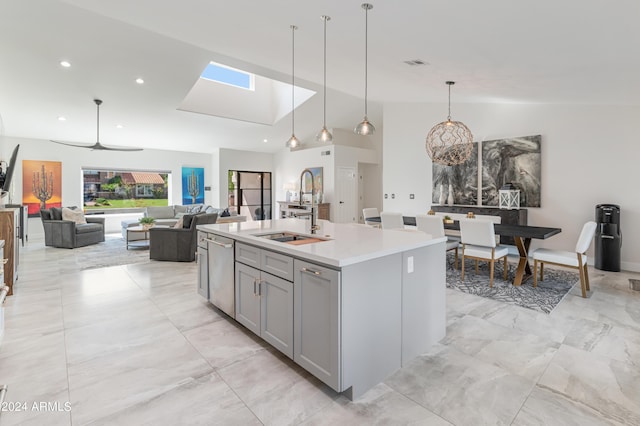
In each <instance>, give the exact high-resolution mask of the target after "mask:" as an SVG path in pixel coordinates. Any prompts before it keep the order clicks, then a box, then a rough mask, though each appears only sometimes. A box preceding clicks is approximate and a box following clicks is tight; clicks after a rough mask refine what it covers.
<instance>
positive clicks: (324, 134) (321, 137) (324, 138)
mask: <svg viewBox="0 0 640 426" xmlns="http://www.w3.org/2000/svg"><path fill="white" fill-rule="evenodd" d="M320 18H321V19H322V20H323V21H324V90H323V92H324V93H323V101H322V102H323V112H322V130H320V132H318V134H317V135H316V140H317V141H318V142H331V141H333V135H332V134H331V132H330V131H329V130H328V129H327V22H328V21H330V20H331V17H330V16H326V15H322V16H321V17H320Z"/></svg>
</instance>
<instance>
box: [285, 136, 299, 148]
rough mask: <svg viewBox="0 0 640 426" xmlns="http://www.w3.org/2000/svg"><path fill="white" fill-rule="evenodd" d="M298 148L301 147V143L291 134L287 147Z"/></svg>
mask: <svg viewBox="0 0 640 426" xmlns="http://www.w3.org/2000/svg"><path fill="white" fill-rule="evenodd" d="M298 146H300V141H299V140H298V138H297V137H296V135H294V134H291V137H290V138H289V140H288V141H287V144H286V147H287V148H297V147H298Z"/></svg>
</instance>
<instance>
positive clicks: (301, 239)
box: [254, 232, 327, 245]
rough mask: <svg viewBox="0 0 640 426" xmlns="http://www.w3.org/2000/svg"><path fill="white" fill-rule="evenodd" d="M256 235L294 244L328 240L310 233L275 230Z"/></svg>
mask: <svg viewBox="0 0 640 426" xmlns="http://www.w3.org/2000/svg"><path fill="white" fill-rule="evenodd" d="M254 236H255V237H260V238H266V239H268V240H271V241H278V242H280V243H287V244H292V245H301V244H311V243H319V242H322V241H327V239H325V238H319V237H315V236H310V235H300V234H296V233H295V232H274V233H271V234H258V235H254Z"/></svg>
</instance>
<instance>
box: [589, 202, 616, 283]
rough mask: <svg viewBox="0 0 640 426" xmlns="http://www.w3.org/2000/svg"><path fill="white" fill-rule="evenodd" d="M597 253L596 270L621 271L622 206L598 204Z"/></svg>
mask: <svg viewBox="0 0 640 426" xmlns="http://www.w3.org/2000/svg"><path fill="white" fill-rule="evenodd" d="M596 223H597V224H598V227H597V228H596V237H595V252H596V262H595V267H596V269H600V270H603V271H613V272H619V271H620V249H621V248H622V232H621V231H620V206H617V205H615V204H598V205H597V206H596Z"/></svg>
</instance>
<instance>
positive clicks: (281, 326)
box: [258, 272, 294, 359]
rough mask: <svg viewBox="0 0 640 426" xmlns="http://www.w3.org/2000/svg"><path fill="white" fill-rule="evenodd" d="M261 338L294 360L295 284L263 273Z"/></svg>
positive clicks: (260, 283) (260, 284)
mask: <svg viewBox="0 0 640 426" xmlns="http://www.w3.org/2000/svg"><path fill="white" fill-rule="evenodd" d="M258 285H259V290H258V293H259V295H260V336H261V337H262V338H263V339H264V340H266V341H267V342H268V343H269V344H271V345H272V346H273V347H274V348H276V349H278V350H279V351H280V352H282V353H283V354H285V355H286V356H288V357H289V358H291V359H293V341H294V340H293V283H292V282H290V281H286V280H283V279H282V278H278V277H275V276H273V275H271V274H267V273H266V272H262V276H261V280H260V282H259V284H258Z"/></svg>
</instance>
